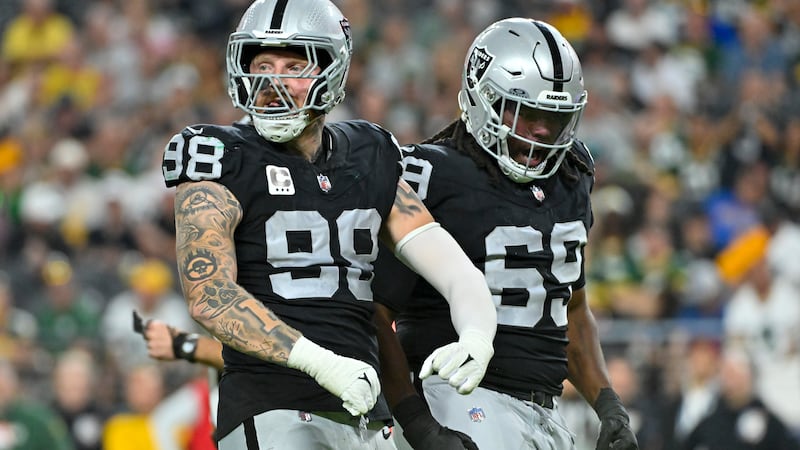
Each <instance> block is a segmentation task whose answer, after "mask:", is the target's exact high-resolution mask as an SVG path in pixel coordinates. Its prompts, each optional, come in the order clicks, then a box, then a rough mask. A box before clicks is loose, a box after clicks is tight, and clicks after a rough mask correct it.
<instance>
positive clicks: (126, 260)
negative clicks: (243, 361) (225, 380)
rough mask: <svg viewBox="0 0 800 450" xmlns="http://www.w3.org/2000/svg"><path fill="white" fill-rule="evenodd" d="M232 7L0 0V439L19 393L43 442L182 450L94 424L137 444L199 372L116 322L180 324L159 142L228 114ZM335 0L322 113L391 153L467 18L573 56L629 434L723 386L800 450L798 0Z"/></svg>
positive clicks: (596, 258)
mask: <svg viewBox="0 0 800 450" xmlns="http://www.w3.org/2000/svg"><path fill="white" fill-rule="evenodd" d="M249 3H250V2H249V0H194V1H191V0H124V1H123V0H14V1H7V2H2V4H0V30H2V36H1V38H0V39H2V41H0V187H1V188H2V189H1V190H0V205H2V209H0V359H1V360H2V364H0V427H2V424H3V423H4V421H7V420H9V419H8V416H7V414H6V412H7V411H8V407H7V405H9V404H11V403H12V402H22V403H23V404H24V406H23V407H22V408H23V409H24V410H25V411H27V413H26V414H25V415H24V417H26V419H25V420H31V421H42V422H41V423H44V422H45V421H47V422H53V423H56V425H52V426H48V428H51V429H58V428H63V429H64V430H66V431H65V432H66V433H68V434H69V435H70V436H71V439H70V440H65V439H56V442H58V445H60V446H61V447H55V446H53V447H49V448H65V449H66V448H75V449H81V450H89V449H100V448H105V449H106V450H116V449H123V448H156V449H160V450H164V449H168V448H180V447H174V445H177V444H175V442H172V443H171V444H161V446H160V447H148V446H147V445H146V444H141V443H137V442H135V438H129V439H127V440H126V439H119V437H117V438H116V440H115V439H112V438H108V437H107V439H108V440H107V441H106V446H105V447H104V446H103V444H102V441H101V436H102V435H103V433H104V431H105V432H106V436H109V434H113V433H111V431H113V430H114V429H117V430H123V431H121V433H124V434H122V435H123V436H135V435H134V434H131V433H130V432H128V431H127V430H130V429H135V427H138V426H142V425H141V423H138V422H137V420H141V418H142V417H146V416H147V415H148V414H151V413H154V411H156V412H158V411H159V404H164V403H165V402H169V399H171V398H173V397H172V396H173V395H174V394H175V393H179V392H182V391H181V390H180V387H181V386H184V385H185V383H187V382H188V381H189V380H194V379H196V378H197V375H198V369H197V368H193V367H190V365H189V364H187V363H186V362H171V363H163V362H162V363H158V364H157V363H155V362H154V361H152V360H150V359H149V358H148V357H147V350H146V348H145V344H144V342H143V340H142V339H141V337H140V336H138V335H136V334H134V333H133V330H132V326H131V311H132V310H134V309H135V310H138V311H139V312H140V313H141V314H142V316H144V317H146V318H158V319H161V320H164V321H167V322H169V323H171V324H174V325H176V326H178V327H179V328H181V329H184V330H197V326H196V325H194V324H193V323H192V322H191V319H190V318H189V315H188V312H187V311H186V307H185V305H184V302H183V299H182V297H181V296H180V287H179V286H178V285H177V283H176V277H175V273H174V269H175V266H176V264H175V263H176V261H175V241H174V231H175V230H174V222H173V212H172V211H173V203H172V201H173V195H174V193H173V191H172V190H168V189H167V188H166V187H164V185H163V181H162V177H161V173H160V170H161V168H160V162H161V155H162V152H163V150H164V145H165V144H166V143H167V142H168V141H169V139H170V137H171V133H173V132H174V130H177V129H180V128H182V127H183V126H184V125H185V124H192V123H220V124H226V123H232V122H234V121H236V120H238V119H239V118H240V117H241V112H237V110H235V109H234V108H233V106H232V105H231V102H230V99H229V97H228V96H227V94H226V92H225V89H226V83H225V80H224V79H223V78H224V74H225V70H224V55H225V48H224V46H223V45H222V43H224V42H226V40H227V35H228V33H229V32H230V30H232V29H233V28H234V27H235V25H236V24H235V22H234V21H235V19H236V18H238V17H239V15H240V14H241V12H242V11H243V10H244V9H245V8H246V7H247V6H248V5H249ZM336 3H337V4H338V6H339V7H340V9H341V10H342V11H343V12H344V14H345V15H346V16H347V17H348V18H349V21H350V24H351V26H352V32H353V39H354V45H355V46H356V48H357V49H358V50H357V51H356V52H355V59H354V60H353V63H352V68H351V71H350V74H349V77H348V84H347V86H348V89H347V98H346V100H345V103H344V104H343V105H341V106H340V107H338V108H337V109H336V110H334V112H333V113H332V117H331V118H330V119H329V120H331V121H333V120H336V119H337V118H341V119H344V118H350V117H359V118H364V119H367V120H370V121H373V122H376V123H378V124H381V125H383V126H384V127H386V128H387V129H389V130H391V131H392V132H393V133H394V134H395V135H396V136H397V138H398V140H399V141H400V143H413V142H419V141H421V140H422V139H424V138H426V137H429V136H430V135H431V134H433V133H434V132H436V131H437V130H439V129H441V128H442V127H443V126H444V125H445V124H447V123H449V122H450V121H452V120H453V118H455V117H456V116H457V114H458V111H456V110H453V105H454V104H455V102H454V101H453V99H455V98H456V94H457V92H458V89H459V88H460V71H461V69H462V64H463V59H464V55H465V53H466V50H467V48H468V46H469V44H470V42H471V41H472V39H473V38H474V36H475V35H476V33H477V32H478V31H479V30H481V29H482V28H484V27H485V26H486V25H488V24H490V23H492V22H493V21H495V20H497V19H499V18H503V17H508V16H512V15H514V16H529V17H534V18H539V19H542V20H545V21H547V22H549V23H551V24H553V25H554V26H556V27H557V28H558V29H559V30H561V32H562V33H563V35H564V36H565V37H566V38H568V39H569V40H570V41H571V42H572V43H573V45H574V47H575V49H576V50H577V52H578V53H579V55H580V58H581V61H582V62H583V72H584V75H585V83H586V89H587V90H588V92H589V101H588V106H587V108H586V111H585V113H584V116H583V119H582V122H581V125H580V129H579V130H578V136H579V137H580V139H582V140H583V141H584V142H586V143H587V145H588V147H589V148H590V150H591V151H592V153H593V156H594V159H595V163H596V167H597V171H596V174H595V176H596V185H595V190H594V193H593V203H594V208H595V210H594V219H595V223H594V227H593V228H592V231H591V233H592V239H593V242H594V244H593V247H592V250H591V252H590V253H589V254H587V262H586V264H587V273H588V274H590V280H589V282H588V285H587V288H588V289H589V290H590V296H589V298H590V300H591V301H592V307H593V310H594V312H595V314H596V315H597V316H598V319H599V321H600V328H601V339H602V340H603V342H604V346H605V348H606V354H607V356H608V358H609V371H610V374H611V377H612V380H613V383H614V385H615V387H616V388H617V391H618V392H619V393H620V396H621V397H622V398H623V401H624V402H625V403H626V405H627V406H629V410H630V411H631V412H632V421H633V426H634V428H635V430H636V431H637V434H638V437H639V442H640V445H641V448H642V449H648V450H660V449H664V450H666V449H672V448H680V447H679V445H680V444H679V442H680V441H682V440H684V439H686V438H687V437H688V436H689V435H690V433H691V431H692V430H693V429H695V427H697V425H698V424H699V423H700V422H701V419H702V418H703V417H706V416H709V415H713V414H714V405H715V404H716V402H715V399H716V398H717V397H718V396H723V397H724V396H726V395H728V394H730V395H732V394H731V391H736V392H742V391H744V392H746V393H747V392H749V394H748V395H750V396H752V398H757V399H760V400H759V401H761V402H763V404H764V405H766V406H765V407H764V411H767V412H768V413H769V414H772V415H771V416H769V417H772V418H774V419H775V420H777V421H778V422H779V423H780V424H783V425H784V426H786V427H787V428H788V429H790V430H791V431H792V432H793V433H794V435H795V436H798V437H799V438H800V381H799V380H800V258H798V255H800V226H798V221H800V2H797V1H794V0H752V1H747V0H664V1H655V0H605V1H591V2H590V1H587V0H552V1H544V0H504V1H498V0H435V1H422V0H403V1H401V0H383V1H380V2H377V1H369V0H340V1H337V2H336ZM201 378H202V377H201ZM730 385H732V386H733V389H727V387H729V386H730ZM748 386H750V387H751V389H748ZM570 395H574V394H572V393H571V390H570V389H569V386H567V390H566V392H565V395H564V398H563V399H562V400H563V408H564V410H565V411H567V414H568V419H569V420H570V422H571V423H572V424H573V425H572V429H573V430H577V431H579V440H585V443H583V444H581V445H584V447H579V448H593V444H592V443H593V442H594V441H595V436H594V433H596V432H597V425H596V420H597V419H596V417H594V416H593V414H594V413H593V411H591V409H590V408H589V407H588V406H587V405H586V404H585V403H581V402H575V406H574V408H572V409H570V405H571V402H570ZM749 400H750V397H748V398H747V399H745V400H744V401H743V402H744V403H743V404H750V403H748V402H749ZM172 403H175V402H174V401H173V402H172ZM57 422H63V424H61V425H58V424H57ZM770 423H771V422H770ZM63 425H66V427H63ZM128 427H131V428H128ZM762 428H764V427H762ZM753 429H755V431H753ZM774 430H775V428H774V427H765V428H764V430H760V429H758V427H753V426H751V427H749V428H748V430H747V431H748V433H750V434H749V435H748V434H747V433H745V435H747V436H750V435H752V434H755V435H758V434H759V432H760V433H761V435H764V434H765V433H770V432H773V431H774ZM118 432H119V431H118ZM167 434H169V433H167ZM8 436H9V434H8V433H0V441H2V440H3V439H13V433H11V434H10V436H12V437H8ZM693 436H695V437H696V435H693ZM756 437H758V436H756ZM37 438H40V439H47V438H46V436H37ZM758 438H759V439H760V437H758ZM753 439H755V437H754V438H753ZM165 440H169V438H165ZM70 442H71V443H70ZM4 444H5V443H4V442H0V448H8V447H7V446H6V445H4ZM53 445H56V444H53ZM126 446H128V447H126ZM131 446H132V447H131ZM765 448H766V447H765Z"/></svg>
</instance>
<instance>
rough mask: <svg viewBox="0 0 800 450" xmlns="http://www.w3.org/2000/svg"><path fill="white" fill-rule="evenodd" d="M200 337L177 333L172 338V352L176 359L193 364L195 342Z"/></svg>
mask: <svg viewBox="0 0 800 450" xmlns="http://www.w3.org/2000/svg"><path fill="white" fill-rule="evenodd" d="M199 338H200V336H199V335H198V334H197V333H178V334H176V335H175V336H174V337H173V338H172V352H173V353H175V357H176V358H178V359H185V360H186V361H189V362H192V363H193V362H194V361H195V359H194V355H195V353H196V352H197V340H198V339H199Z"/></svg>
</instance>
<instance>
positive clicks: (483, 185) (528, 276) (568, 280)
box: [373, 143, 594, 399]
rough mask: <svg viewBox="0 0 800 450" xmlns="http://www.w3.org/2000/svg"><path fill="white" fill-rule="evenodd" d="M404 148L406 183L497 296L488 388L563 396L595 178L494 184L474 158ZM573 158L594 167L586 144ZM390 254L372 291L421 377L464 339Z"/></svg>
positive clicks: (426, 288)
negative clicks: (436, 357)
mask: <svg viewBox="0 0 800 450" xmlns="http://www.w3.org/2000/svg"><path fill="white" fill-rule="evenodd" d="M402 150H403V165H404V169H405V170H404V173H403V179H405V180H406V181H407V182H408V183H409V184H410V185H411V186H412V187H413V188H414V189H415V190H416V191H417V193H418V195H419V197H420V198H421V199H422V200H423V202H424V203H425V205H426V206H427V207H428V209H429V210H430V211H431V213H432V214H433V216H434V218H435V219H436V220H437V221H438V222H439V223H441V224H442V226H443V227H444V228H445V229H446V230H448V231H449V232H450V233H451V234H452V235H453V237H455V239H456V240H457V241H458V243H459V244H460V245H461V247H462V248H463V249H464V251H465V252H466V254H467V255H468V256H469V257H470V259H471V260H472V262H473V263H474V264H475V266H476V267H478V268H479V269H481V270H482V271H483V272H484V274H485V276H486V281H487V284H488V285H489V289H490V291H491V293H492V298H493V300H494V303H495V307H496V309H497V320H498V328H497V334H496V337H495V341H494V348H495V354H494V357H493V358H492V360H491V362H490V364H489V367H488V370H487V373H486V375H485V378H484V379H483V381H482V383H481V386H483V387H487V388H490V389H493V390H496V391H500V392H505V393H507V394H511V395H515V396H517V397H521V398H525V399H529V398H530V392H531V391H532V390H537V391H544V392H547V393H550V394H553V395H559V394H560V393H561V390H562V384H561V383H562V381H563V380H564V379H565V378H566V376H567V359H566V344H567V337H566V327H567V302H568V301H569V299H570V297H571V294H572V291H573V289H579V288H581V287H583V285H584V283H585V279H584V267H583V249H584V246H585V245H586V243H587V236H588V230H589V228H590V227H591V224H592V213H591V204H590V192H591V189H592V186H593V182H594V179H593V176H592V175H591V174H585V173H583V172H580V171H577V170H575V168H574V167H570V169H571V170H575V172H576V173H577V174H579V177H578V179H577V181H576V182H574V183H572V182H568V181H566V180H565V179H564V178H563V177H562V176H560V175H559V174H555V175H553V176H551V177H549V178H547V179H545V180H541V181H538V182H536V183H534V184H527V185H523V184H518V183H514V182H513V181H511V180H509V179H508V178H507V177H504V176H502V175H501V176H500V179H498V180H490V177H489V173H488V172H487V171H486V170H483V169H480V168H479V167H478V166H477V165H476V162H475V160H474V159H473V158H472V157H470V156H469V155H467V154H465V153H462V152H459V151H456V150H455V149H453V148H450V147H449V146H442V145H431V144H426V145H415V146H408V147H403V149H402ZM571 151H572V152H575V153H576V154H577V155H578V156H579V158H580V159H581V160H582V161H584V163H585V164H587V165H588V166H589V167H590V168H591V167H593V164H592V160H591V156H590V155H589V153H588V150H587V149H586V148H585V147H584V146H583V145H582V144H579V143H576V144H575V145H574V146H573V148H572V149H571ZM492 163H493V162H492ZM563 164H564V165H567V164H571V163H570V161H569V160H565V161H564V163H563ZM562 169H563V168H562ZM383 250H385V249H382V250H381V256H380V258H379V261H378V264H377V266H376V277H375V283H374V284H373V289H374V291H375V296H376V298H377V301H379V302H381V303H384V304H385V305H386V306H388V307H389V308H390V309H392V310H394V311H396V312H399V313H400V314H399V315H398V316H397V322H396V326H397V332H398V336H399V337H400V340H401V342H402V344H403V348H404V350H405V351H406V354H407V356H408V358H409V363H410V365H411V368H412V370H415V372H416V371H418V370H419V368H420V366H421V363H422V361H423V360H424V359H425V357H426V356H427V355H428V354H430V353H431V352H432V351H433V350H434V349H436V348H437V347H439V346H441V345H445V344H447V343H449V342H452V341H454V340H457V339H458V336H457V334H456V332H455V330H454V329H453V326H452V324H451V321H450V317H449V308H448V305H447V303H446V302H445V300H444V299H443V298H442V297H441V295H440V294H439V293H438V292H437V291H436V290H435V289H434V288H433V287H431V286H430V285H429V284H428V283H427V282H425V280H423V279H422V278H419V279H417V278H418V277H416V275H415V274H413V273H410V272H409V271H407V270H404V269H403V268H402V267H401V265H400V264H399V263H398V262H397V261H396V260H395V259H394V258H393V257H391V256H390V255H389V252H388V251H383ZM385 273H390V276H385V275H384V274H385ZM400 273H403V274H404V275H403V276H401V275H399V274H400Z"/></svg>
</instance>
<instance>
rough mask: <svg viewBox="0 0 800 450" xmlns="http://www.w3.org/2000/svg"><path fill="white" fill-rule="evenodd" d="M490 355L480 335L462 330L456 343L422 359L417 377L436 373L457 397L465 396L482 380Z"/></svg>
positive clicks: (487, 345)
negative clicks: (452, 388)
mask: <svg viewBox="0 0 800 450" xmlns="http://www.w3.org/2000/svg"><path fill="white" fill-rule="evenodd" d="M493 354H494V348H493V347H492V343H491V341H490V340H489V339H487V338H486V336H484V334H483V333H481V332H478V331H474V330H464V331H463V332H462V333H461V336H460V338H459V340H458V342H453V343H452V344H447V345H445V346H443V347H439V348H437V349H436V350H434V351H433V353H431V355H430V356H428V358H427V359H425V362H423V363H422V369H420V374H419V377H420V378H421V379H425V378H427V377H429V376H430V375H432V374H433V373H438V374H439V376H440V377H441V378H442V379H444V380H447V382H448V383H449V384H450V385H451V386H453V387H455V388H456V389H457V390H458V393H459V394H469V393H470V392H472V391H473V390H474V389H475V388H476V387H478V384H479V383H480V382H481V380H482V379H483V376H484V374H486V367H487V366H488V365H489V360H490V359H492V355H493Z"/></svg>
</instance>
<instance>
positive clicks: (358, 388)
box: [287, 337, 381, 416]
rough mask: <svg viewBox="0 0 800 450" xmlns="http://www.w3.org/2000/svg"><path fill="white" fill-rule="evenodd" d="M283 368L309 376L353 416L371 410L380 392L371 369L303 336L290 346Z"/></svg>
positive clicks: (376, 377)
mask: <svg viewBox="0 0 800 450" xmlns="http://www.w3.org/2000/svg"><path fill="white" fill-rule="evenodd" d="M287 366H288V367H291V368H293V369H297V370H301V371H303V372H305V373H307V374H309V375H311V377H312V378H314V379H315V380H316V381H317V383H319V385H320V386H322V387H323V388H325V389H326V390H328V391H329V392H330V393H332V394H333V395H335V396H337V397H339V398H341V399H342V406H343V407H344V409H346V410H347V412H349V413H350V414H352V415H354V416H359V415H362V414H366V413H367V412H368V411H369V410H371V409H372V407H373V406H375V402H376V401H377V400H378V395H380V393H381V383H380V380H379V379H378V373H377V372H375V369H373V368H372V366H370V365H369V364H367V363H365V362H364V361H360V360H358V359H354V358H348V357H345V356H340V355H337V354H336V353H333V352H332V351H330V350H328V349H325V348H323V347H320V346H319V345H317V344H315V343H313V342H311V341H310V340H308V339H306V338H305V337H301V338H300V339H298V340H297V342H296V343H295V344H294V347H293V348H292V351H291V353H289V360H288V361H287Z"/></svg>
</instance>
